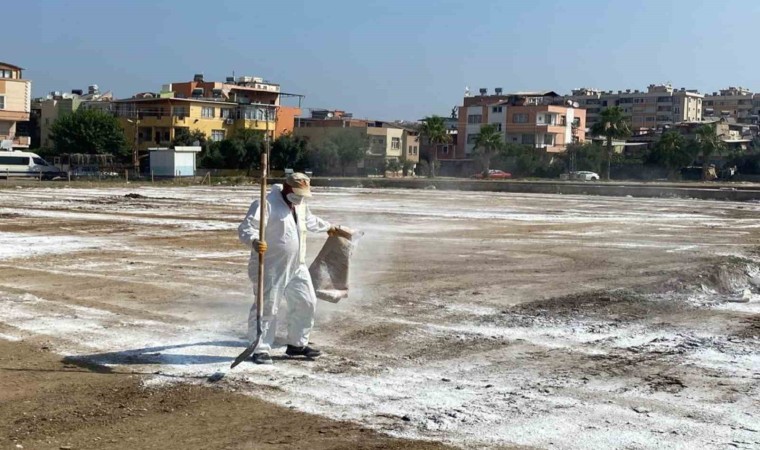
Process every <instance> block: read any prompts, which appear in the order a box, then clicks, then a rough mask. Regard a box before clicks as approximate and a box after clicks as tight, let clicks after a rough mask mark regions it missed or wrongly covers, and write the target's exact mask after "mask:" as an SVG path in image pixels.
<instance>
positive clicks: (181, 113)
mask: <svg viewBox="0 0 760 450" xmlns="http://www.w3.org/2000/svg"><path fill="white" fill-rule="evenodd" d="M172 115H173V116H174V117H187V116H188V113H187V106H175V107H174V108H172Z"/></svg>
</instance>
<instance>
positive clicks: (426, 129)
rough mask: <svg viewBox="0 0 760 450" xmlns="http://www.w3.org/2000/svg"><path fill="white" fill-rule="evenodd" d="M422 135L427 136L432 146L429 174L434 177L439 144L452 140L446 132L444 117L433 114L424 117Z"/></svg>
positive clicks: (421, 128)
mask: <svg viewBox="0 0 760 450" xmlns="http://www.w3.org/2000/svg"><path fill="white" fill-rule="evenodd" d="M420 136H422V137H424V138H426V139H427V141H428V144H430V147H431V151H430V156H429V157H430V173H429V176H430V177H431V178H433V177H435V169H436V165H437V164H438V145H440V144H445V143H447V142H449V141H451V136H449V134H448V133H447V132H446V124H445V122H444V121H443V117H440V116H431V117H425V118H424V119H422V126H421V127H420Z"/></svg>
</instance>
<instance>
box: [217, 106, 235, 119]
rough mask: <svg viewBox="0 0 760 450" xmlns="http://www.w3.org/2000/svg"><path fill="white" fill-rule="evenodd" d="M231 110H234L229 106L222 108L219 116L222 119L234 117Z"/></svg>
mask: <svg viewBox="0 0 760 450" xmlns="http://www.w3.org/2000/svg"><path fill="white" fill-rule="evenodd" d="M231 112H232V110H231V109H229V108H222V109H221V110H220V114H221V115H220V116H219V117H221V118H222V119H229V118H230V117H232V114H231Z"/></svg>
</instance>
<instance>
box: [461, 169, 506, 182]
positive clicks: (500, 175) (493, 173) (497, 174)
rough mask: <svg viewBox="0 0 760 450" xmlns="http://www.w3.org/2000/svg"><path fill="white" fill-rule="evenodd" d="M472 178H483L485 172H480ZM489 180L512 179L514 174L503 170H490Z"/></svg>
mask: <svg viewBox="0 0 760 450" xmlns="http://www.w3.org/2000/svg"><path fill="white" fill-rule="evenodd" d="M470 178H483V172H478V173H476V174H474V175H473V176H471V177H470ZM488 178H489V179H492V180H505V179H507V178H512V174H511V173H509V172H504V171H503V170H489V171H488Z"/></svg>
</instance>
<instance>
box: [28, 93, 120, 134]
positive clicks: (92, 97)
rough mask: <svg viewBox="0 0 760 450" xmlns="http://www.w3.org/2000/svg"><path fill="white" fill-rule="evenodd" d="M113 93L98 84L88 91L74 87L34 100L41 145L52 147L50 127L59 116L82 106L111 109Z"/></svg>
mask: <svg viewBox="0 0 760 450" xmlns="http://www.w3.org/2000/svg"><path fill="white" fill-rule="evenodd" d="M112 100H113V94H112V93H111V92H110V91H108V92H103V93H101V92H100V88H99V87H98V85H97V84H92V85H90V86H88V87H87V93H85V92H84V91H83V90H81V89H73V90H72V91H71V92H70V93H68V92H59V91H54V92H51V93H50V94H48V95H47V96H45V97H42V98H36V99H34V100H33V101H32V111H33V113H34V114H35V116H36V118H37V121H36V123H37V126H38V127H39V139H40V142H39V145H40V146H42V147H46V148H50V147H52V146H53V142H52V141H51V140H50V128H51V127H52V126H53V124H54V123H55V121H56V120H58V118H59V117H61V116H63V115H66V114H71V113H73V112H74V111H76V110H78V109H79V108H80V107H83V108H92V109H96V108H97V109H101V110H104V111H110V109H111V101H112Z"/></svg>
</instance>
